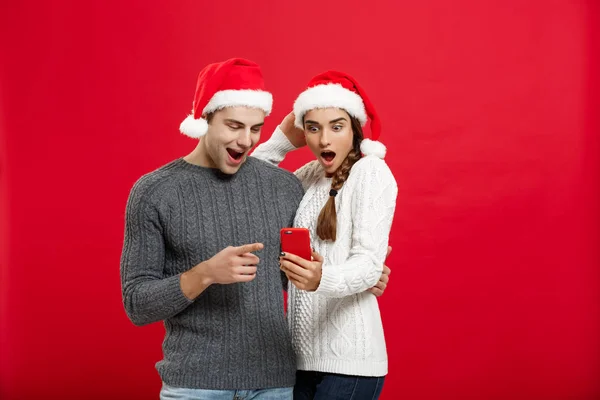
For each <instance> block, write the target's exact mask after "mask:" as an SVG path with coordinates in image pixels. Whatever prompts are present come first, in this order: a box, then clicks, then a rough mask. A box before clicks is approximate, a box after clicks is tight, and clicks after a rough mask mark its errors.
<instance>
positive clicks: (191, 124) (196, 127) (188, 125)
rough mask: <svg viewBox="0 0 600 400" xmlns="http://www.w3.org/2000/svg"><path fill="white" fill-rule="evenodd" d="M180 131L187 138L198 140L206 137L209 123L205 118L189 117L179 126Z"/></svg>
mask: <svg viewBox="0 0 600 400" xmlns="http://www.w3.org/2000/svg"><path fill="white" fill-rule="evenodd" d="M179 131H180V132H181V133H183V134H184V135H186V136H189V137H191V138H194V139H198V138H199V137H202V136H204V135H206V131H208V122H206V120H205V119H204V118H199V119H194V116H193V115H188V116H187V118H186V119H184V120H183V122H182V123H181V125H179Z"/></svg>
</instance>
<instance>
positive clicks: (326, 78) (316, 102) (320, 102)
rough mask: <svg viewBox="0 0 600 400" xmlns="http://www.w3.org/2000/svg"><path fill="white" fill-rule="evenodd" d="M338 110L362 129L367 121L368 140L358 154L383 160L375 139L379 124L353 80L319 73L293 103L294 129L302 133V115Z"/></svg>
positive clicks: (382, 151) (383, 155)
mask: <svg viewBox="0 0 600 400" xmlns="http://www.w3.org/2000/svg"><path fill="white" fill-rule="evenodd" d="M330 107H335V108H341V109H343V110H345V111H346V112H347V113H348V114H349V115H350V116H352V117H354V118H356V119H358V121H360V124H361V126H365V124H366V123H367V118H368V119H370V120H371V138H370V139H364V140H363V141H362V143H361V145H360V150H361V151H362V153H363V154H365V155H375V156H377V157H379V158H384V157H385V151H386V149H385V146H384V145H383V144H382V143H381V142H378V141H377V139H378V138H379V135H380V133H381V122H380V121H379V117H378V116H377V112H376V111H375V108H374V107H373V104H372V103H371V101H370V100H369V98H368V97H367V94H366V93H365V91H364V90H363V89H362V88H361V87H360V85H359V84H358V82H357V81H356V79H354V78H353V77H351V76H350V75H348V74H345V73H343V72H338V71H327V72H323V73H321V74H319V75H317V76H315V77H314V78H312V79H311V81H310V82H309V83H308V89H306V90H305V91H304V92H302V93H300V95H299V96H298V98H297V99H296V101H295V102H294V115H295V116H296V120H295V125H296V127H298V128H300V129H304V125H303V120H304V115H305V114H306V113H307V112H308V111H310V110H313V109H315V108H330Z"/></svg>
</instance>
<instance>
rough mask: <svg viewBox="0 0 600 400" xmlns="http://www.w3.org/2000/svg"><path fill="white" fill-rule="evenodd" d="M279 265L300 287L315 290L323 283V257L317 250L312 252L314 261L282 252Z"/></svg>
mask: <svg viewBox="0 0 600 400" xmlns="http://www.w3.org/2000/svg"><path fill="white" fill-rule="evenodd" d="M281 254H282V255H281V257H279V265H280V268H281V270H282V271H283V272H285V275H286V276H287V277H288V279H289V280H290V282H292V283H293V284H294V286H296V287H297V288H298V289H301V290H306V291H308V292H314V291H315V290H317V288H318V287H319V284H320V283H321V274H322V271H323V257H321V255H320V254H319V253H317V252H316V251H313V252H312V259H313V260H312V261H308V260H305V259H304V258H302V257H298V256H297V255H295V254H290V253H281Z"/></svg>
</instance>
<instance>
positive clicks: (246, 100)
mask: <svg viewBox="0 0 600 400" xmlns="http://www.w3.org/2000/svg"><path fill="white" fill-rule="evenodd" d="M239 106H245V107H251V108H258V109H260V110H263V111H264V112H265V114H267V115H269V114H270V113H271V108H272V107H273V96H272V95H271V93H269V92H267V91H265V82H264V79H263V76H262V72H261V70H260V67H259V66H258V64H256V63H254V62H252V61H249V60H244V59H242V58H232V59H230V60H227V61H224V62H220V63H215V64H210V65H207V66H206V67H204V69H203V70H202V71H200V74H199V75H198V83H197V85H196V94H195V96H194V103H193V108H192V114H191V115H189V116H188V117H187V118H186V119H185V120H184V121H183V122H182V123H181V125H180V126H179V130H180V131H181V133H183V134H184V135H187V136H189V137H192V138H199V137H202V136H204V135H205V134H206V131H207V130H208V122H207V121H206V120H205V119H204V118H203V117H204V116H206V114H210V113H212V112H215V111H218V110H220V109H222V108H225V107H239Z"/></svg>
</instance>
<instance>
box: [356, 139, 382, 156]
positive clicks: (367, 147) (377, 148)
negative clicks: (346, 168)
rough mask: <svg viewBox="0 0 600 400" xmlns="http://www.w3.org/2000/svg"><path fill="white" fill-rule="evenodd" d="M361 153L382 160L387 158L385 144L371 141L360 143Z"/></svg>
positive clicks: (365, 140) (364, 140) (366, 140)
mask: <svg viewBox="0 0 600 400" xmlns="http://www.w3.org/2000/svg"><path fill="white" fill-rule="evenodd" d="M360 151H361V152H362V153H363V154H364V155H365V156H376V157H379V158H381V159H383V158H384V157H385V152H386V148H385V146H384V144H383V143H381V142H377V141H374V140H371V139H363V141H362V142H361V143H360Z"/></svg>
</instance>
